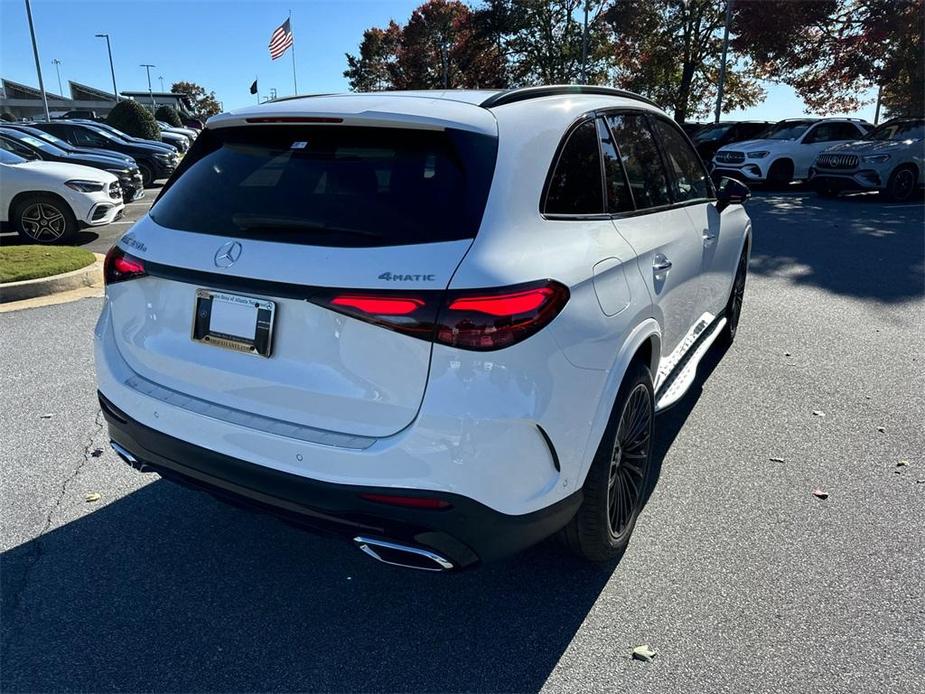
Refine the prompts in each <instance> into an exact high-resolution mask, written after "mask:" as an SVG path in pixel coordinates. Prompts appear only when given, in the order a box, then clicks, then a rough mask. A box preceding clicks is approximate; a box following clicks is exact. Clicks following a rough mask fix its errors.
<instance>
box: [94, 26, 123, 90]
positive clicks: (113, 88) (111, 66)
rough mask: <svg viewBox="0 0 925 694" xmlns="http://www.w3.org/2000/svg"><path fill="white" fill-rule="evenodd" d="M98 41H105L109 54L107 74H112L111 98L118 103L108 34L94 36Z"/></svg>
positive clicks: (114, 70) (114, 69)
mask: <svg viewBox="0 0 925 694" xmlns="http://www.w3.org/2000/svg"><path fill="white" fill-rule="evenodd" d="M96 38H98V39H106V50H107V51H108V53H109V72H110V73H112V97H113V99H115V100H116V102H118V101H119V90H118V89H116V68H114V67H113V65H112V46H111V45H110V44H109V34H96Z"/></svg>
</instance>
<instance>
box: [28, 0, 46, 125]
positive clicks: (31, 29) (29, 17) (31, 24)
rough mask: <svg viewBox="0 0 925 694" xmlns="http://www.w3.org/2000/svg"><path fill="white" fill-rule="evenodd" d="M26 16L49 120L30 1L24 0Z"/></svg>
mask: <svg viewBox="0 0 925 694" xmlns="http://www.w3.org/2000/svg"><path fill="white" fill-rule="evenodd" d="M26 17H27V18H28V19H29V34H30V35H31V36H32V53H33V54H34V55H35V71H36V72H37V73H38V75H39V90H40V91H41V92H42V104H43V105H44V106H45V120H47V121H49V122H50V121H51V114H50V113H48V97H47V96H46V95H45V80H43V79H42V62H41V61H40V60H39V45H38V44H37V43H36V42H35V25H33V23H32V3H30V2H29V0H26Z"/></svg>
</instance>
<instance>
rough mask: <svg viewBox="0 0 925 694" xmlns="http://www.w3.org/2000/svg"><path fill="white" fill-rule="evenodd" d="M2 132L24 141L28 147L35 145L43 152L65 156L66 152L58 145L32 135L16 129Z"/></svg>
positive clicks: (55, 155)
mask: <svg viewBox="0 0 925 694" xmlns="http://www.w3.org/2000/svg"><path fill="white" fill-rule="evenodd" d="M3 132H4V134H5V135H7V136H8V137H11V138H13V139H14V140H17V141H19V142H24V143H25V144H27V145H29V146H30V147H35V149H38V150H40V151H42V152H45V154H50V155H52V156H54V157H64V156H67V152H65V151H64V150H63V149H61V148H60V147H55V146H54V145H53V144H51V143H50V142H45V141H44V140H40V139H39V138H37V137H33V136H32V135H27V134H26V133H23V132H18V131H8V130H4V131H3Z"/></svg>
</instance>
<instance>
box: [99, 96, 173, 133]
mask: <svg viewBox="0 0 925 694" xmlns="http://www.w3.org/2000/svg"><path fill="white" fill-rule="evenodd" d="M106 122H107V123H108V124H109V125H111V126H112V127H114V128H115V129H116V130H121V131H122V132H124V133H125V134H127V135H131V136H132V137H141V138H144V139H145V140H160V139H161V131H160V128H158V127H157V122H156V121H155V120H154V115H153V114H152V113H151V112H150V111H149V110H148V109H146V108H145V107H144V106H142V105H141V104H139V103H138V102H137V101H134V100H132V99H123V100H122V101H120V102H119V103H117V104H116V105H115V106H113V108H112V111H110V112H109V115H108V116H106Z"/></svg>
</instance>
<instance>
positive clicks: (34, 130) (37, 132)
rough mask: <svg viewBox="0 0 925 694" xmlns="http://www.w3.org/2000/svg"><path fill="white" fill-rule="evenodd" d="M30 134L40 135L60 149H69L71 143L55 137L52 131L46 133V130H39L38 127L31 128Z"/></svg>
mask: <svg viewBox="0 0 925 694" xmlns="http://www.w3.org/2000/svg"><path fill="white" fill-rule="evenodd" d="M29 134H30V135H34V136H35V137H40V138H41V139H43V140H45V142H50V143H51V144H53V145H54V146H55V147H57V148H58V149H63V150H69V149H71V145H70V144H68V143H67V142H65V141H64V140H62V139H61V138H60V137H55V136H54V135H52V134H51V133H46V132H45V131H44V130H39V129H38V128H29Z"/></svg>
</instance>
